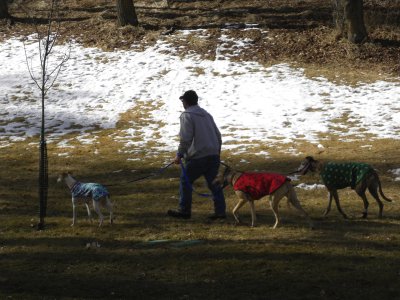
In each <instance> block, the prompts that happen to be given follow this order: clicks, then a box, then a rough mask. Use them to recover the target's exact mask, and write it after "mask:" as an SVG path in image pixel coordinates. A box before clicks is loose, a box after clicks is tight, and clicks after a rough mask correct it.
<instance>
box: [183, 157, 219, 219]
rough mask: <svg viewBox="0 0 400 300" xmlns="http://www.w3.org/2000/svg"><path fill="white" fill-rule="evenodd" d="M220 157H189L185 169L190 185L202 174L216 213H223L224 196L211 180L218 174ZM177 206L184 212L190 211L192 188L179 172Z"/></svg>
mask: <svg viewBox="0 0 400 300" xmlns="http://www.w3.org/2000/svg"><path fill="white" fill-rule="evenodd" d="M219 163H220V158H219V156H218V155H212V156H206V157H202V158H198V159H191V160H188V161H186V165H185V169H186V175H187V177H188V179H189V182H190V185H192V184H193V182H194V181H195V180H196V179H198V178H199V177H200V176H202V175H203V176H204V178H205V179H206V181H207V186H208V188H209V189H210V191H211V193H212V196H213V197H212V199H213V201H214V211H215V213H216V214H219V215H224V214H225V209H226V205H225V197H224V193H223V191H222V188H220V187H218V186H216V185H214V184H213V180H214V179H215V177H216V176H217V174H218V169H219ZM179 194H180V198H179V207H180V210H181V211H182V212H184V213H189V214H190V213H191V211H192V189H191V188H190V186H189V185H188V184H187V182H186V178H185V176H184V175H183V173H182V172H181V178H180V185H179Z"/></svg>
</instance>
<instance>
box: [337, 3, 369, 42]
mask: <svg viewBox="0 0 400 300" xmlns="http://www.w3.org/2000/svg"><path fill="white" fill-rule="evenodd" d="M334 4H335V5H336V7H335V11H334V17H335V22H336V26H337V27H338V29H339V31H340V33H341V35H342V36H347V39H348V40H349V41H350V42H352V43H355V44H359V43H362V42H364V41H365V40H366V39H367V37H368V33H367V30H366V28H365V23H364V5H363V4H364V3H363V0H335V1H334Z"/></svg>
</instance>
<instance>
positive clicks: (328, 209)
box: [323, 191, 333, 217]
mask: <svg viewBox="0 0 400 300" xmlns="http://www.w3.org/2000/svg"><path fill="white" fill-rule="evenodd" d="M332 197H333V196H332V193H331V191H328V206H327V207H326V209H325V212H324V215H323V216H324V217H326V216H327V215H328V213H329V212H330V211H331V206H332Z"/></svg>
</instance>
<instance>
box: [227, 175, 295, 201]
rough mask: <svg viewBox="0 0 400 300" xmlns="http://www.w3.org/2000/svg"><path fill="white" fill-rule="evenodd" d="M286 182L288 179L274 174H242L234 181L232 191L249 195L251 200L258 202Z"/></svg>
mask: <svg viewBox="0 0 400 300" xmlns="http://www.w3.org/2000/svg"><path fill="white" fill-rule="evenodd" d="M286 181H290V179H289V178H287V177H286V176H283V175H280V174H275V173H243V174H242V175H240V177H239V178H238V180H236V182H235V184H234V185H233V189H234V190H235V191H242V192H244V193H246V194H249V195H250V196H251V198H253V200H258V199H260V198H262V197H264V196H266V195H270V194H272V193H273V192H275V191H276V190H277V189H279V188H280V187H281V186H282V184H284V183H285V182H286Z"/></svg>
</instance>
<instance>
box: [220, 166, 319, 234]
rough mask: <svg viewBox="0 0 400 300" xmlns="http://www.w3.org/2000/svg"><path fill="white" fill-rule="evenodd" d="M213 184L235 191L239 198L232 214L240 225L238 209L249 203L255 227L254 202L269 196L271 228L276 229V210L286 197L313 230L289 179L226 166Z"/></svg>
mask: <svg viewBox="0 0 400 300" xmlns="http://www.w3.org/2000/svg"><path fill="white" fill-rule="evenodd" d="M214 183H215V184H217V185H219V186H220V187H222V188H224V187H226V186H227V185H231V186H232V187H233V189H234V190H235V194H236V196H237V197H238V198H239V202H238V203H237V205H236V206H235V207H234V209H233V211H232V213H233V216H234V218H235V220H236V222H237V223H240V219H239V216H238V214H237V212H238V210H239V208H241V207H242V206H243V204H245V203H246V202H249V204H250V210H251V226H252V227H253V226H255V225H256V213H255V208H254V200H258V199H261V198H262V197H264V196H266V195H269V196H270V199H269V200H270V205H271V209H272V212H273V213H274V216H275V224H274V226H273V228H276V227H277V226H278V224H279V222H280V216H279V211H278V208H279V201H280V200H281V199H282V198H283V197H287V199H288V202H289V203H290V204H292V205H293V206H294V207H295V208H296V209H297V210H298V211H299V212H300V213H301V214H302V215H303V216H304V217H306V218H307V220H308V222H309V224H310V227H311V228H313V223H312V221H311V218H310V217H309V215H308V214H307V213H306V211H305V210H304V209H303V208H302V207H301V205H300V202H299V200H298V198H297V194H296V192H295V190H294V188H293V186H292V185H291V184H290V179H289V178H288V177H286V176H283V175H280V174H275V173H255V172H254V173H253V172H251V173H247V172H238V171H235V170H233V169H231V168H230V167H228V166H226V167H225V170H224V171H223V172H220V173H219V174H218V176H217V178H216V179H215V180H214Z"/></svg>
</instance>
